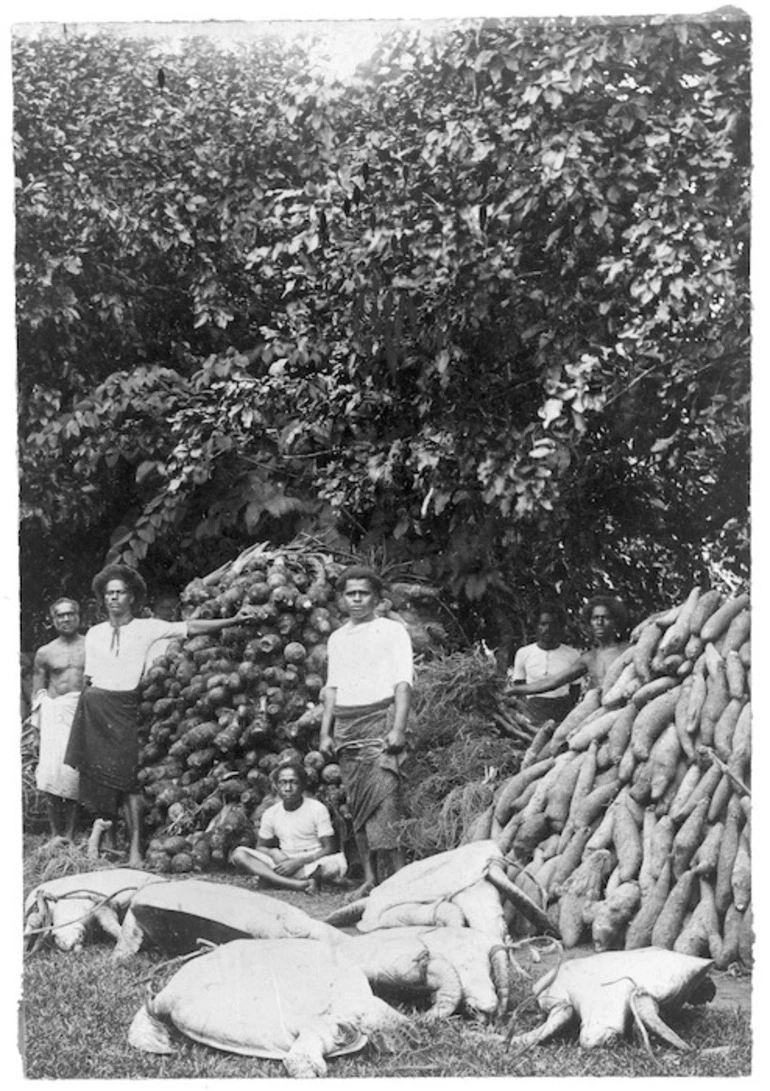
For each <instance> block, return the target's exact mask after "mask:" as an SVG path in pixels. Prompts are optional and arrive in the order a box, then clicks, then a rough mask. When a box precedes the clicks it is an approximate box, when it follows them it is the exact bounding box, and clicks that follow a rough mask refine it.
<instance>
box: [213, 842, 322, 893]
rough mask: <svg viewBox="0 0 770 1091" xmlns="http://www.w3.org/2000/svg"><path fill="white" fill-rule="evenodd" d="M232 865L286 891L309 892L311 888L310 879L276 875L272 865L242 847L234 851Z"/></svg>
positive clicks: (231, 855)
mask: <svg viewBox="0 0 770 1091" xmlns="http://www.w3.org/2000/svg"><path fill="white" fill-rule="evenodd" d="M230 863H231V864H232V865H233V867H236V868H239V869H240V870H241V871H248V873H249V874H250V875H254V876H255V877H256V878H257V879H259V880H260V881H261V880H264V881H265V882H266V883H269V884H270V885H272V886H277V887H282V888H283V889H284V890H307V889H308V887H309V886H310V880H309V879H293V878H292V877H291V876H288V875H276V873H275V871H274V869H273V867H272V865H271V864H269V863H267V862H266V861H265V860H260V858H259V857H258V856H257V855H256V854H255V853H254V852H253V851H250V850H249V849H245V848H244V847H243V846H242V845H241V846H239V847H238V848H237V849H233V851H232V853H231V854H230Z"/></svg>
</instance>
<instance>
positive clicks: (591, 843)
mask: <svg viewBox="0 0 770 1091" xmlns="http://www.w3.org/2000/svg"><path fill="white" fill-rule="evenodd" d="M625 794H626V789H625V788H622V789H621V790H620V792H619V793H618V795H617V796H616V797H615V799H614V800H613V801H612V803H610V805H609V807H608V808H607V810H606V811H605V812H604V814H603V815H602V817H601V819H600V821H599V823H598V824H597V825H596V827H595V828H594V831H593V833H592V834H591V836H590V837H589V839H588V841H587V842H586V851H587V852H595V851H598V850H600V849H606V848H607V847H608V846H609V845H611V844H612V827H613V824H614V819H615V811H616V810H617V808H618V807H619V806H620V805H621V803H622V801H623V799H624V798H625Z"/></svg>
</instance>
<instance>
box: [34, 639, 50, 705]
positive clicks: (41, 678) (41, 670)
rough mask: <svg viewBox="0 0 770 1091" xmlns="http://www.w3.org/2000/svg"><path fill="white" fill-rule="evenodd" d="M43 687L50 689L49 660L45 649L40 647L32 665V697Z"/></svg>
mask: <svg viewBox="0 0 770 1091" xmlns="http://www.w3.org/2000/svg"><path fill="white" fill-rule="evenodd" d="M41 689H45V690H47V689H48V662H47V660H46V657H45V649H44V648H39V649H38V650H37V651H36V652H35V661H34V663H33V667H32V697H33V699H34V697H35V694H37V693H39V692H40V690H41Z"/></svg>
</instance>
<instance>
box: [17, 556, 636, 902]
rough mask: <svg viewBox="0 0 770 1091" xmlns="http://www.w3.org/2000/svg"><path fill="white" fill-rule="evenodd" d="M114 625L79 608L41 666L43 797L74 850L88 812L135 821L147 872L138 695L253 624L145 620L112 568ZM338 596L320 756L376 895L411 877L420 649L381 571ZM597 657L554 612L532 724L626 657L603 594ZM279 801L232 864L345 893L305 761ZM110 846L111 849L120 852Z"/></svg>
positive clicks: (597, 601)
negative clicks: (412, 715) (219, 639)
mask: <svg viewBox="0 0 770 1091" xmlns="http://www.w3.org/2000/svg"><path fill="white" fill-rule="evenodd" d="M92 588H93V591H94V594H95V596H96V598H97V600H98V601H99V602H100V603H101V604H102V605H103V608H104V612H105V613H106V620H105V621H103V622H100V623H99V624H97V625H94V626H92V627H91V628H90V629H89V630H88V632H87V633H86V635H85V637H84V636H82V635H81V634H80V632H79V613H78V606H77V603H76V602H74V601H73V600H72V599H69V598H62V599H58V600H57V601H56V602H55V603H54V604H53V606H52V607H51V620H52V622H53V625H54V628H55V629H56V632H57V636H56V638H55V639H54V640H53V641H51V642H50V643H49V644H46V645H45V646H44V647H42V648H41V649H40V650H39V651H38V653H37V655H36V656H35V663H34V678H33V715H35V716H36V717H37V721H38V725H39V728H40V759H39V765H38V770H37V785H38V788H39V789H40V790H41V791H43V792H45V793H47V795H48V799H49V815H50V820H51V830H52V833H54V835H56V836H61V837H65V838H69V839H71V838H72V837H73V835H74V832H75V824H76V819H77V807H78V804H82V805H83V806H84V807H85V808H86V810H88V811H89V812H91V813H92V814H94V815H96V816H99V817H102V818H107V819H108V820H110V821H111V823H112V826H111V828H110V833H111V834H112V838H111V839H112V841H113V847H114V828H115V825H116V821H115V820H116V819H117V816H118V813H119V812H120V811H121V810H122V812H123V816H124V819H125V823H126V828H127V831H128V835H129V855H128V862H129V864H130V865H131V866H134V867H138V866H141V863H142V847H143V845H142V842H143V806H142V795H141V791H140V788H139V785H138V779H137V777H138V772H139V745H138V731H137V709H138V701H139V698H138V693H139V684H140V681H141V678H142V675H143V673H144V671H145V670H146V669H147V666H148V665H149V664H150V663H151V662H152V661H153V660H154V659H155V658H156V657H157V655H158V654H159V651H160V650H161V649H163V648H164V647H165V645H166V643H167V642H168V641H170V640H174V639H182V640H186V639H187V638H188V637H191V636H196V635H198V634H201V633H215V632H219V631H220V630H222V629H225V628H227V627H229V626H232V625H248V624H251V623H253V621H254V616H253V614H252V613H251V612H250V609H249V607H243V608H242V609H241V610H240V611H239V612H238V613H237V614H236V615H235V616H233V617H229V618H219V619H198V618H195V619H188V620H183V621H176V620H174V619H173V612H174V611H173V610H168V609H167V608H165V606H166V604H164V605H163V606H161V609H156V613H158V614H160V613H165V614H166V616H165V617H159V616H156V617H142V616H140V614H141V611H142V608H143V605H144V601H145V598H146V593H147V589H146V587H145V584H144V581H143V580H142V578H141V576H140V575H139V574H138V573H137V572H136V571H135V570H134V569H132V568H129V567H127V566H125V565H110V566H108V567H107V568H105V569H103V570H102V571H101V572H100V573H99V574H98V575H97V576H96V577H95V578H94V580H93V584H92ZM337 590H338V592H339V595H340V602H341V605H342V608H343V610H344V612H345V613H346V614H347V620H346V621H345V623H344V624H343V625H342V626H341V627H340V628H338V629H336V630H335V631H334V632H333V633H332V634H331V636H330V637H329V642H328V675H327V679H326V685H325V687H324V690H323V717H322V722H321V728H320V739H319V749H320V750H321V752H322V753H323V754H325V755H327V756H328V757H332V756H333V757H334V760H335V761H336V762H338V764H339V766H340V772H341V776H342V782H343V785H344V786H345V789H346V800H347V808H348V811H349V813H350V816H351V820H352V826H353V835H354V839H355V845H356V849H357V852H358V856H359V859H360V862H361V867H362V870H363V883H362V885H361V886H360V888H359V889H358V890H356V891H355V895H354V896H360V895H362V894H364V893H366V892H368V891H369V890H371V889H372V887H373V886H375V885H376V884H377V883H378V882H381V881H382V880H383V878H385V877H386V876H388V875H390V874H392V873H393V872H395V871H397V870H398V869H399V868H400V867H402V866H403V863H404V860H403V856H402V852H401V850H400V848H399V836H398V831H399V820H400V818H401V817H402V815H403V798H402V790H401V783H402V767H403V763H404V761H405V759H406V753H407V736H408V717H409V709H410V703H411V694H412V684H413V669H414V668H413V657H412V645H411V640H410V637H409V633H408V630H407V629H406V627H405V625H403V624H402V623H401V622H400V621H398V620H395V619H393V618H389V617H385V616H381V615H380V614H379V613H378V610H377V607H378V604H379V602H380V599H381V595H382V584H381V581H380V579H379V577H378V576H377V575H376V573H374V572H373V571H372V570H371V569H368V568H365V567H362V566H357V565H355V566H351V567H349V568H347V569H346V570H345V571H344V572H343V573H342V575H341V576H340V578H339V581H338V585H337ZM584 617H585V620H586V621H587V623H588V624H589V626H590V628H591V631H592V635H593V638H594V647H592V648H591V649H589V650H588V651H587V652H584V653H580V652H578V651H577V650H576V649H575V648H572V647H570V646H569V645H566V644H564V643H562V631H563V617H562V615H561V613H560V611H559V610H558V608H556V607H548V608H544V609H543V610H541V612H540V615H539V617H538V622H537V628H536V640H535V642H534V643H532V644H528V645H525V646H524V647H522V648H520V649H519V650H518V652H517V653H516V656H515V658H514V663H513V668H512V670H511V671H510V672H509V680H510V685H511V688H512V690H513V692H515V693H518V694H520V695H522V696H525V697H526V698H527V699H528V702H529V705H530V709H531V711H532V714H533V718H535V719H536V720H538V721H542V720H544V719H546V718H552V719H554V720H557V721H558V720H560V719H562V718H563V716H564V715H566V712H567V711H568V710H569V708H570V707H571V704H572V703H573V702H574V694H573V693H572V692H571V691H572V689H573V688H574V685H575V683H576V682H578V681H579V680H580V679H581V677H583V676H586V677H587V678H588V679H589V680H590V681H591V683H592V684H596V683H598V682H601V679H602V677H603V675H604V673H605V671H606V670H607V667H608V666H609V664H610V663H611V662H612V660H613V659H614V658H615V657H616V656H617V655H619V654H620V653H621V652H622V650H623V649H624V648H625V647H626V644H625V643H624V642H623V641H622V639H621V633H622V631H623V629H624V627H625V614H624V609H623V606H622V603H620V602H619V600H617V599H614V598H611V597H606V596H599V597H597V598H594V599H592V600H590V601H589V603H588V604H587V606H586V611H585V614H584ZM273 783H274V787H275V791H276V794H277V797H278V799H277V802H276V803H274V804H273V805H272V806H270V807H269V808H268V809H267V810H266V811H265V812H264V813H263V815H262V817H261V821H260V825H259V829H258V832H257V844H256V847H255V848H248V847H246V846H242V847H240V848H238V849H236V850H235V852H234V853H233V855H232V857H231V862H232V863H233V865H234V866H235V867H238V868H240V869H242V870H245V871H247V872H249V873H250V874H251V875H253V876H254V877H255V878H256V880H257V881H264V882H267V883H269V884H271V885H274V886H278V887H284V888H287V889H294V890H306V891H313V890H314V889H315V888H316V886H317V885H318V882H319V881H330V882H339V881H341V880H343V879H344V877H345V875H346V873H347V869H348V865H347V860H346V857H345V855H344V851H340V850H341V846H339V845H338V844H337V843H336V838H335V831H334V828H333V826H332V822H331V817H330V815H329V812H328V810H327V808H326V807H325V806H324V805H323V804H322V803H321V802H320V801H318V800H317V799H313V798H309V797H308V796H307V795H306V787H307V780H306V773H305V769H304V766H303V765H302V763H301V762H284V763H282V764H280V765H279V766H278V768H277V769H276V770H275V772H274V776H273ZM111 839H110V837H109V835H108V838H107V839H106V840H107V845H108V847H110V840H111Z"/></svg>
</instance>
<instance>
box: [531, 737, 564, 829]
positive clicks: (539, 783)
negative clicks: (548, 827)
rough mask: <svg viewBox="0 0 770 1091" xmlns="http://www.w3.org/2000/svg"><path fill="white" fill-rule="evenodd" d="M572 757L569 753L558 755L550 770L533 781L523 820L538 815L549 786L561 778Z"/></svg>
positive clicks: (542, 807) (543, 805)
mask: <svg viewBox="0 0 770 1091" xmlns="http://www.w3.org/2000/svg"><path fill="white" fill-rule="evenodd" d="M572 758H573V755H572V754H571V753H569V752H566V753H562V754H559V756H558V757H557V758H556V759H555V760H554V762H553V765H552V766H551V768H550V769H549V770H548V771H547V772H546V773H545V774H544V775H543V776H542V777H540V778H539V779H538V780H536V781H535V790H534V792H533V793H532V796H531V797H530V799H529V801H528V803H527V805H526V807H525V808H524V810H523V812H522V813H523V815H524V817H525V818H529V816H530V815H533V814H540V813H541V812H542V810H543V809H544V807H545V801H546V799H547V798H548V793H549V791H550V790H551V785H552V784H553V783H554V782H555V781H556V780H557V779H558V778H559V777H560V776H561V773H562V770H563V769H564V767H565V765H566V763H567V762H569V761H572Z"/></svg>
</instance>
